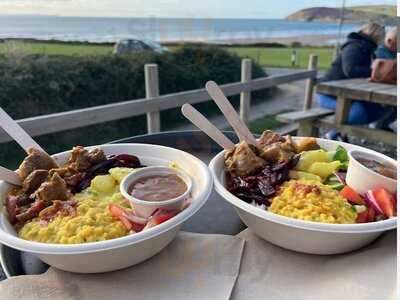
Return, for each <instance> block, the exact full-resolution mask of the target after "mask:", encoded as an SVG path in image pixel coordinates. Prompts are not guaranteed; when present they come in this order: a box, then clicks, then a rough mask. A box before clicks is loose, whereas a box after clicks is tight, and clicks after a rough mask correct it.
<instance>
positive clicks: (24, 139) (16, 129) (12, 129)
mask: <svg viewBox="0 0 400 300" xmlns="http://www.w3.org/2000/svg"><path fill="white" fill-rule="evenodd" d="M0 124H1V127H3V129H4V130H5V131H6V132H7V133H8V134H9V135H10V136H11V137H12V138H13V139H14V140H15V141H16V142H17V143H18V144H19V145H20V146H21V147H22V148H23V149H24V150H25V152H27V150H28V149H29V148H36V149H38V150H41V151H43V152H44V153H46V151H44V150H43V148H42V147H40V146H39V144H38V143H36V142H35V141H34V140H33V139H32V137H31V136H30V135H29V134H28V133H26V131H25V130H24V129H22V127H21V126H19V124H18V123H17V122H15V121H14V120H13V119H12V118H11V117H10V116H9V115H8V114H7V113H6V112H5V111H4V110H3V109H2V108H1V107H0Z"/></svg>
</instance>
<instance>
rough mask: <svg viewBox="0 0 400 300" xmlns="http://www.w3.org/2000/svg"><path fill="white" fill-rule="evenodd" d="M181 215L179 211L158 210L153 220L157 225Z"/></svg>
mask: <svg viewBox="0 0 400 300" xmlns="http://www.w3.org/2000/svg"><path fill="white" fill-rule="evenodd" d="M178 213H179V210H177V209H175V210H161V209H160V210H158V211H157V212H156V213H155V214H154V215H153V216H152V217H151V218H152V220H153V221H154V223H155V224H156V225H158V224H161V223H164V222H165V221H168V220H169V219H171V218H172V217H175V216H176V215H177V214H178Z"/></svg>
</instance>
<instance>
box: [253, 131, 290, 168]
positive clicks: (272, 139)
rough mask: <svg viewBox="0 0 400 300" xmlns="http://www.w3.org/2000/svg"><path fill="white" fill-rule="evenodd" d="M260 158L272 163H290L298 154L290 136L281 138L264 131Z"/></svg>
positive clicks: (273, 133)
mask: <svg viewBox="0 0 400 300" xmlns="http://www.w3.org/2000/svg"><path fill="white" fill-rule="evenodd" d="M262 137H264V139H263V140H262V148H261V150H260V156H261V157H262V158H263V159H265V160H266V161H268V162H271V163H282V162H288V161H289V160H291V159H292V157H293V156H294V155H295V154H296V148H295V144H294V143H293V141H292V138H291V137H290V136H285V137H283V136H280V135H279V134H277V133H275V132H271V131H269V130H266V131H264V133H263V135H262Z"/></svg>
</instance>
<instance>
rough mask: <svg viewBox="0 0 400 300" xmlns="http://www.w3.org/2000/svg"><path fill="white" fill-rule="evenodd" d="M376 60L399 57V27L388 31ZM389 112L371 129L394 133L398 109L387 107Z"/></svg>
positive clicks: (377, 52)
mask: <svg viewBox="0 0 400 300" xmlns="http://www.w3.org/2000/svg"><path fill="white" fill-rule="evenodd" d="M375 56H376V58H381V59H396V56H397V27H392V28H391V29H390V30H388V31H387V33H386V36H385V41H384V43H383V44H381V45H379V46H378V49H376V51H375ZM386 110H387V112H386V113H385V114H384V115H383V116H382V117H381V118H380V119H379V120H377V121H375V122H373V123H371V124H369V125H368V126H369V127H370V128H383V129H384V128H387V129H390V130H392V131H394V132H396V129H397V121H396V108H395V107H387V108H386Z"/></svg>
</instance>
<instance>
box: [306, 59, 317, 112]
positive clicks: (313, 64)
mask: <svg viewBox="0 0 400 300" xmlns="http://www.w3.org/2000/svg"><path fill="white" fill-rule="evenodd" d="M317 66H318V55H315V54H310V60H309V61H308V70H317ZM316 82H317V78H310V79H308V80H307V85H306V94H305V98H304V107H303V109H304V110H307V109H310V108H311V106H312V101H313V93H314V86H315V83H316Z"/></svg>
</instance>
